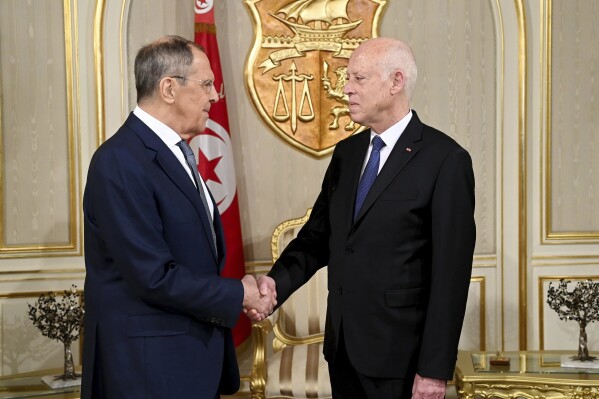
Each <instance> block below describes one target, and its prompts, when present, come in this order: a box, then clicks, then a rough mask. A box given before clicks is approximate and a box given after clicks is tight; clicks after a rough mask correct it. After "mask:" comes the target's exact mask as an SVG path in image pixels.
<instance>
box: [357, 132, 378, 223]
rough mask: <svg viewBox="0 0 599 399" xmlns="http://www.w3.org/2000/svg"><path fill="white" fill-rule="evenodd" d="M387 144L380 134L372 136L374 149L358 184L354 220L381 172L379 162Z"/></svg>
mask: <svg viewBox="0 0 599 399" xmlns="http://www.w3.org/2000/svg"><path fill="white" fill-rule="evenodd" d="M384 146H385V142H384V141H383V139H381V138H380V137H379V136H378V135H376V136H374V137H373V138H372V151H371V152H370V158H368V162H367V163H366V167H365V168H364V173H362V178H361V179H360V184H358V193H357V194H356V207H355V208H354V220H356V218H357V217H358V214H359V213H360V208H362V204H364V200H365V199H366V196H367V195H368V191H370V187H372V184H373V183H374V181H375V180H376V176H377V175H378V173H379V164H380V162H381V148H383V147H384Z"/></svg>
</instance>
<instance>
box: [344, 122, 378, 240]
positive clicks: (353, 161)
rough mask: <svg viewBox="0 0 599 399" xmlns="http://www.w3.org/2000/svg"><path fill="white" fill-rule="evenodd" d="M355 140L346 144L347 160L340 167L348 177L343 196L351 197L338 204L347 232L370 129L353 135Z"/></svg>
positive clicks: (368, 141)
mask: <svg viewBox="0 0 599 399" xmlns="http://www.w3.org/2000/svg"><path fill="white" fill-rule="evenodd" d="M354 137H355V140H356V144H354V145H351V146H348V152H349V153H348V154H347V155H348V156H347V159H348V160H349V161H348V162H344V163H343V165H342V166H341V168H345V169H344V170H343V173H344V175H345V173H346V172H347V176H348V178H349V179H351V180H349V181H348V182H347V185H346V184H343V187H345V188H344V190H347V191H344V192H343V196H344V197H351V198H353V201H345V200H344V201H340V202H339V203H338V206H339V207H340V208H341V209H340V211H341V215H342V216H343V217H342V218H341V220H343V223H344V226H343V229H344V231H347V232H349V231H350V229H351V227H352V225H353V223H354V207H355V203H356V193H357V191H358V184H359V182H360V173H361V171H362V166H363V161H364V158H365V157H366V153H367V151H368V146H369V144H370V129H367V130H365V131H364V132H362V133H359V134H358V135H356V136H354Z"/></svg>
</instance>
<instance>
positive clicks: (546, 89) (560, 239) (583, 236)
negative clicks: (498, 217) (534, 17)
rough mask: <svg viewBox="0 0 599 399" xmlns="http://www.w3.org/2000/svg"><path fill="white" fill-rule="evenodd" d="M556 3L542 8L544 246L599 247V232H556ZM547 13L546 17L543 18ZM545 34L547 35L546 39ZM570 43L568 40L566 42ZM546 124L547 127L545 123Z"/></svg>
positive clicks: (549, 1) (546, 3) (550, 0)
mask: <svg viewBox="0 0 599 399" xmlns="http://www.w3.org/2000/svg"><path fill="white" fill-rule="evenodd" d="M553 1H554V0H543V1H542V5H541V13H542V15H541V18H540V19H541V23H542V24H543V25H542V28H541V34H542V38H543V39H544V40H543V50H544V51H543V55H542V65H543V66H544V68H543V73H542V74H541V75H542V78H541V87H542V98H543V100H544V103H543V112H542V120H541V126H544V130H543V132H542V133H543V134H542V136H543V146H544V149H543V151H541V173H542V174H543V177H544V178H542V179H541V184H542V188H541V196H542V198H541V218H540V219H541V230H540V231H541V232H542V233H541V243H542V244H562V245H563V244H570V245H574V244H597V243H599V231H597V230H591V231H561V232H557V231H554V230H553V228H554V226H553V218H552V211H553V206H554V202H553V195H552V194H553V190H552V186H553V184H552V175H553V163H552V148H553V143H552V122H553V120H552V90H553V89H552V56H553ZM543 12H544V15H543ZM543 34H544V35H543ZM566 40H568V39H566ZM543 122H544V123H543Z"/></svg>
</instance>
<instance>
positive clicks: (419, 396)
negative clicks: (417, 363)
mask: <svg viewBox="0 0 599 399" xmlns="http://www.w3.org/2000/svg"><path fill="white" fill-rule="evenodd" d="M446 387H447V381H445V380H435V379H433V378H425V377H421V376H419V375H418V374H416V378H414V385H413V386H412V399H443V398H444V397H445V390H446Z"/></svg>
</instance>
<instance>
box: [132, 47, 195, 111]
mask: <svg viewBox="0 0 599 399" xmlns="http://www.w3.org/2000/svg"><path fill="white" fill-rule="evenodd" d="M192 48H196V49H198V50H200V51H201V52H205V51H204V48H203V47H202V46H200V45H199V44H196V43H194V42H192V41H191V40H188V39H185V38H183V37H181V36H176V35H171V36H165V37H163V38H160V39H158V40H156V41H154V42H152V43H150V44H147V45H145V46H144V47H142V48H141V49H140V50H139V51H138V53H137V55H136V56H135V67H134V73H135V88H136V89H137V102H138V103H139V102H141V101H142V100H145V99H147V98H150V97H152V95H153V94H154V91H155V90H156V88H157V87H158V83H159V82H160V80H161V79H162V78H163V77H165V76H182V77H187V76H188V75H189V74H191V73H192V72H193V71H192V70H191V66H192V65H193V52H192Z"/></svg>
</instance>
